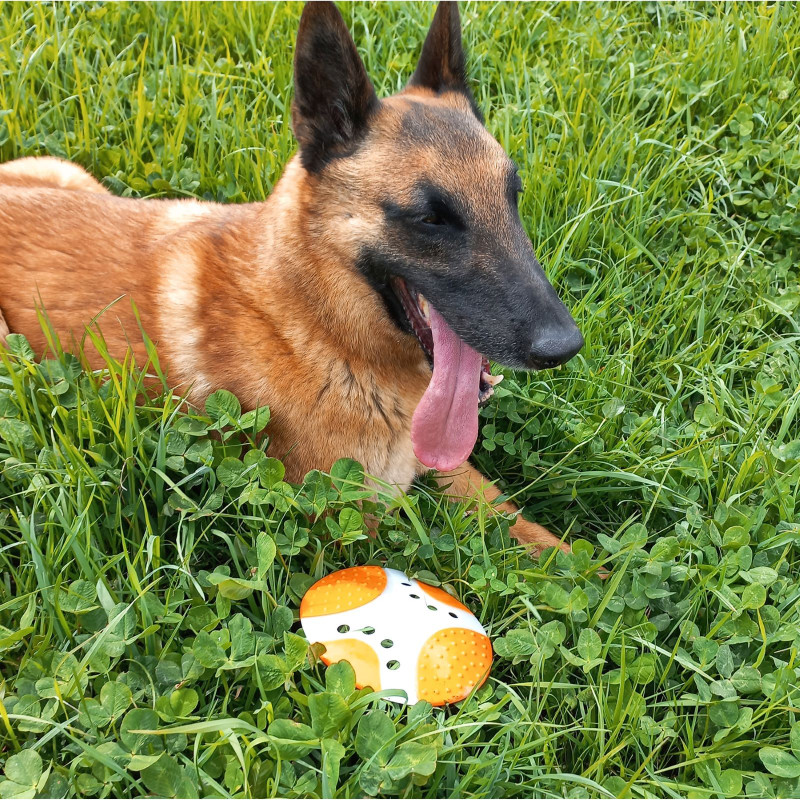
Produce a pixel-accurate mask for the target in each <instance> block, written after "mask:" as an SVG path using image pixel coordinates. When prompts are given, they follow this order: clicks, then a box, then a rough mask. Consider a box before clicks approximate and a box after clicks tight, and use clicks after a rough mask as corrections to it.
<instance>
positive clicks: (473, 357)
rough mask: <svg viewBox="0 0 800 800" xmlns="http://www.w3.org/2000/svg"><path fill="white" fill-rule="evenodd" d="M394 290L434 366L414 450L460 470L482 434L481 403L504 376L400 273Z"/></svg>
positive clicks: (425, 459) (430, 461)
mask: <svg viewBox="0 0 800 800" xmlns="http://www.w3.org/2000/svg"><path fill="white" fill-rule="evenodd" d="M392 289H393V290H394V293H395V295H396V296H397V299H398V300H399V301H400V304H401V305H402V307H403V311H404V312H405V315H406V317H407V319H408V322H409V325H410V327H411V330H412V331H413V332H414V334H415V336H416V337H417V339H418V340H419V343H420V345H421V346H422V349H423V350H424V351H425V354H426V355H427V356H428V360H429V361H430V363H431V368H432V370H433V375H432V376H431V382H430V384H429V386H428V389H427V391H426V392H425V394H424V395H423V397H422V400H420V402H419V405H418V406H417V409H416V411H415V412H414V417H413V419H412V422H411V440H412V443H413V445H414V452H415V453H416V456H417V458H419V460H420V461H421V462H422V463H423V464H425V465H426V466H428V467H434V468H435V469H439V470H450V469H455V468H456V467H458V466H460V465H461V464H462V463H464V461H466V460H467V458H468V457H469V454H470V453H471V452H472V448H473V447H474V446H475V441H476V440H477V438H478V404H479V403H485V402H486V401H487V400H488V399H489V398H490V397H491V396H492V393H493V392H494V387H495V386H496V385H497V384H498V383H500V381H501V380H502V379H503V376H502V375H492V374H491V372H490V371H489V362H488V360H487V359H486V358H484V357H483V356H482V355H481V354H480V353H478V352H477V351H475V350H473V349H472V348H471V347H470V346H469V345H468V344H467V343H466V342H464V341H463V339H461V338H460V337H459V336H458V334H456V333H455V331H453V330H452V328H450V326H449V325H448V324H447V322H445V320H444V318H443V317H442V316H441V314H439V312H438V311H437V310H436V309H435V308H434V307H433V306H432V305H431V304H430V303H429V302H428V301H427V300H426V299H425V298H424V297H423V296H422V295H421V294H420V293H419V292H417V290H416V289H415V288H414V287H413V286H411V285H410V284H408V283H406V282H405V281H404V280H403V279H402V278H396V277H394V278H392Z"/></svg>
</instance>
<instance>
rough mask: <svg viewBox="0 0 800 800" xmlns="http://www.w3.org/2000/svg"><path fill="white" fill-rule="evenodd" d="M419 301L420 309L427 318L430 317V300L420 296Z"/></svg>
mask: <svg viewBox="0 0 800 800" xmlns="http://www.w3.org/2000/svg"><path fill="white" fill-rule="evenodd" d="M417 302H418V303H419V310H420V311H421V312H422V315H423V316H424V317H425V319H426V320H429V319H430V316H431V315H430V305H428V301H427V300H426V299H425V298H424V297H423V296H422V295H419V296H418V300H417Z"/></svg>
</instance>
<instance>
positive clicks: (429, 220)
mask: <svg viewBox="0 0 800 800" xmlns="http://www.w3.org/2000/svg"><path fill="white" fill-rule="evenodd" d="M422 221H423V222H424V223H425V224H426V225H444V218H443V217H442V216H441V215H440V214H437V213H436V212H434V213H432V214H428V216H427V217H423V218H422Z"/></svg>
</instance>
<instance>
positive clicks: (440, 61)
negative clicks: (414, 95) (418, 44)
mask: <svg viewBox="0 0 800 800" xmlns="http://www.w3.org/2000/svg"><path fill="white" fill-rule="evenodd" d="M408 85H409V86H419V87H421V88H425V89H431V90H432V91H434V92H443V91H447V90H453V91H460V92H467V93H468V94H469V89H468V88H467V67H466V63H465V58H464V48H463V45H462V44H461V19H460V17H459V14H458V3H457V2H450V1H449V0H442V2H441V3H439V7H438V8H437V9H436V14H435V15H434V17H433V22H432V23H431V28H430V30H429V31H428V35H427V36H426V37H425V44H424V45H423V46H422V55H421V56H420V57H419V63H418V64H417V68H416V70H415V71H414V74H413V75H412V76H411V80H410V81H409V82H408Z"/></svg>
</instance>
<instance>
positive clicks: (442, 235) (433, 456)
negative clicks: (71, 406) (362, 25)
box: [0, 2, 583, 551]
mask: <svg viewBox="0 0 800 800" xmlns="http://www.w3.org/2000/svg"><path fill="white" fill-rule="evenodd" d="M291 119H292V128H293V131H294V134H295V137H296V139H297V142H298V152H297V153H296V155H295V156H294V157H293V158H292V159H291V160H290V161H289V163H288V165H287V166H286V168H285V171H284V173H283V176H282V177H281V179H280V181H279V183H278V184H277V186H276V187H275V190H274V191H273V193H272V195H271V196H270V197H269V198H268V199H267V200H266V201H265V202H263V203H252V204H245V205H222V204H214V203H206V202H199V201H196V200H191V199H189V200H168V199H132V198H120V197H116V196H114V195H112V194H110V193H109V192H108V191H106V189H105V188H104V187H103V186H102V185H101V184H100V183H98V182H97V181H96V180H95V179H94V178H93V177H91V176H90V175H89V174H88V173H87V172H85V171H84V170H83V169H82V168H80V167H79V166H77V165H74V164H70V163H68V162H64V161H61V160H58V159H54V158H49V157H43V158H24V159H20V160H18V161H13V162H9V163H7V164H4V165H0V312H2V317H4V319H5V322H6V323H7V329H8V330H10V331H12V332H18V333H22V334H24V335H25V336H26V337H27V338H28V340H29V341H30V342H31V344H32V345H33V347H34V348H35V349H36V351H37V352H44V350H45V348H46V340H45V338H44V335H43V333H42V331H41V329H40V324H39V321H38V317H37V307H38V306H39V304H41V305H43V307H44V309H45V310H46V312H47V315H48V317H49V319H50V321H51V323H52V325H53V327H54V329H55V330H56V332H57V333H58V334H59V335H60V336H61V337H62V341H64V340H65V339H66V340H67V341H70V340H71V341H73V342H74V341H77V340H79V339H80V337H81V335H82V333H83V332H84V331H85V325H86V324H87V323H88V322H89V321H91V320H92V319H93V318H94V317H95V315H97V314H98V313H99V312H101V311H102V310H103V309H107V307H108V306H109V304H112V303H113V301H115V300H116V299H117V298H120V297H122V296H127V297H129V298H130V299H131V300H133V302H134V303H135V305H136V308H137V309H138V312H139V314H140V316H141V322H142V325H143V327H144V329H145V330H146V331H147V332H148V334H149V335H150V337H151V338H152V339H153V341H154V342H156V344H157V347H158V353H159V358H160V360H161V363H162V365H165V366H166V368H167V370H168V375H169V379H170V382H171V384H172V385H173V386H175V387H177V388H179V389H180V390H181V391H187V392H188V397H189V399H190V400H191V401H193V402H195V403H197V402H201V401H202V400H203V399H204V398H205V397H206V396H207V395H208V394H209V393H210V392H212V391H213V390H216V389H218V388H226V389H229V390H230V391H232V392H233V393H234V394H236V395H237V397H239V399H240V400H241V402H242V405H243V407H244V408H246V409H247V408H254V407H256V406H259V405H268V406H269V407H270V408H271V410H272V420H273V421H272V422H271V423H270V427H269V430H268V433H269V436H270V444H269V447H270V452H271V453H272V454H274V455H276V456H278V457H280V458H281V459H283V460H284V463H285V466H286V478H287V480H291V481H295V482H300V481H301V480H302V478H303V476H304V475H305V473H306V472H308V471H309V470H311V469H313V468H318V469H322V470H328V469H330V467H331V465H332V464H333V462H334V461H336V460H337V459H339V458H341V457H352V458H355V459H357V460H358V461H360V462H361V464H362V465H363V466H364V469H365V471H366V472H367V473H368V474H369V475H371V476H374V478H376V479H378V480H379V481H380V482H382V483H384V484H389V485H391V486H393V487H395V488H396V490H397V491H398V492H399V491H404V490H406V489H408V488H409V487H410V485H411V484H412V482H413V480H414V479H415V478H416V477H417V476H419V475H420V474H422V473H427V472H429V471H431V470H434V471H435V475H436V479H437V481H438V482H439V484H440V485H441V486H442V488H443V489H444V490H445V491H446V493H447V494H448V495H449V496H451V497H453V498H470V499H475V498H477V496H478V495H483V496H484V497H486V498H487V499H488V500H489V501H494V500H496V499H497V497H498V496H499V494H500V493H499V491H498V490H497V489H496V488H495V487H494V486H493V485H492V484H491V483H490V482H489V481H487V480H486V479H485V478H484V477H483V476H482V475H481V474H480V473H479V472H478V471H477V470H475V469H474V468H473V467H472V466H471V465H470V464H469V462H468V458H469V456H470V453H471V451H472V448H473V446H474V444H475V442H476V439H477V435H478V407H479V402H482V401H485V400H486V399H488V397H489V395H490V394H491V392H492V387H493V385H494V383H496V381H497V378H495V377H493V376H492V375H491V374H490V372H489V361H488V359H491V360H493V361H496V362H499V363H501V364H505V365H507V366H509V367H513V368H519V369H544V368H550V367H555V366H557V365H559V364H562V363H564V362H566V361H567V360H568V359H570V358H571V357H572V356H574V355H575V354H576V353H577V352H578V351H579V350H580V348H581V347H582V345H583V338H582V336H581V333H580V332H579V330H578V328H577V326H576V324H575V322H574V320H573V318H572V317H571V315H570V313H569V312H568V311H567V309H566V307H565V306H564V304H563V303H562V302H561V300H560V299H559V298H558V296H557V294H556V292H555V290H554V289H553V287H552V286H551V285H550V283H549V282H548V280H547V278H546V276H545V274H544V271H543V270H542V268H541V266H540V265H539V263H538V262H537V260H536V258H535V256H534V252H533V248H532V246H531V243H530V240H529V239H528V237H527V235H526V233H525V231H524V229H523V227H522V224H521V222H520V217H519V213H518V209H517V197H518V194H519V193H520V191H521V184H520V179H519V177H518V175H517V172H516V169H515V167H514V165H513V163H512V162H511V160H510V159H509V157H508V156H507V155H506V153H505V152H504V150H503V148H502V147H501V146H500V144H499V143H498V142H497V141H496V140H495V139H494V138H493V137H492V136H491V135H490V134H489V132H488V131H487V130H486V128H485V127H484V125H483V121H482V117H481V114H480V112H479V110H478V108H477V106H476V104H475V101H474V99H473V96H472V94H471V92H470V89H469V86H468V81H467V72H466V65H465V55H464V50H463V46H462V40H461V23H460V19H459V12H458V5H457V3H451V2H442V3H440V4H439V6H438V7H437V10H436V13H435V16H434V18H433V22H432V24H431V27H430V30H429V32H428V34H427V37H426V39H425V43H424V45H423V48H422V53H421V55H420V59H419V62H418V65H417V67H416V69H415V71H414V73H413V75H412V76H411V78H410V80H409V82H408V84H407V86H406V87H405V88H404V89H403V90H402V91H401V92H399V93H398V94H396V95H393V96H391V97H388V98H385V99H378V97H377V96H376V94H375V90H374V88H373V86H372V84H371V82H370V79H369V77H368V76H367V72H366V69H365V67H364V64H363V63H362V61H361V58H360V57H359V55H358V52H357V50H356V47H355V44H354V43H353V40H352V38H351V37H350V34H349V32H348V30H347V26H346V25H345V22H344V20H343V18H342V16H341V14H340V13H339V11H338V9H337V8H336V6H335V5H334V4H333V3H327V2H311V3H308V4H307V5H306V6H305V8H304V10H303V13H302V17H301V20H300V25H299V29H298V33H297V42H296V50H295V56H294V100H293V104H292V111H291ZM2 317H0V318H2ZM102 325H103V334H104V337H105V339H106V342H107V344H108V348H109V351H110V352H111V353H112V354H116V355H120V356H121V355H123V354H124V353H125V352H126V351H127V350H128V348H130V347H133V349H134V352H135V354H136V356H137V360H138V361H139V363H142V361H143V360H144V358H145V356H144V351H143V345H137V344H136V340H137V338H138V339H141V336H140V335H138V336H137V334H139V323H138V322H137V320H136V317H135V312H134V310H133V309H132V308H128V307H127V306H126V304H125V303H117V304H114V305H112V306H111V308H110V309H108V310H106V312H105V315H104V316H103V323H102ZM0 333H2V332H0ZM90 358H91V357H90ZM495 507H497V508H500V509H502V510H504V511H516V510H517V509H516V507H515V506H514V505H513V504H511V503H510V502H504V503H500V504H499V505H497V506H495ZM511 533H512V534H513V536H514V537H515V538H516V539H517V540H519V541H520V542H524V543H529V544H530V545H531V547H532V549H533V550H535V551H541V550H543V549H544V548H547V547H559V546H561V547H563V548H564V549H568V548H567V546H566V545H565V544H563V543H562V542H561V541H560V540H559V539H558V538H557V537H555V536H554V535H553V534H551V533H550V532H549V531H548V530H547V529H546V528H544V527H543V526H541V525H538V524H535V523H532V522H529V521H527V520H525V519H523V518H522V517H521V515H518V516H517V518H516V520H515V521H514V524H513V525H512V527H511Z"/></svg>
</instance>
